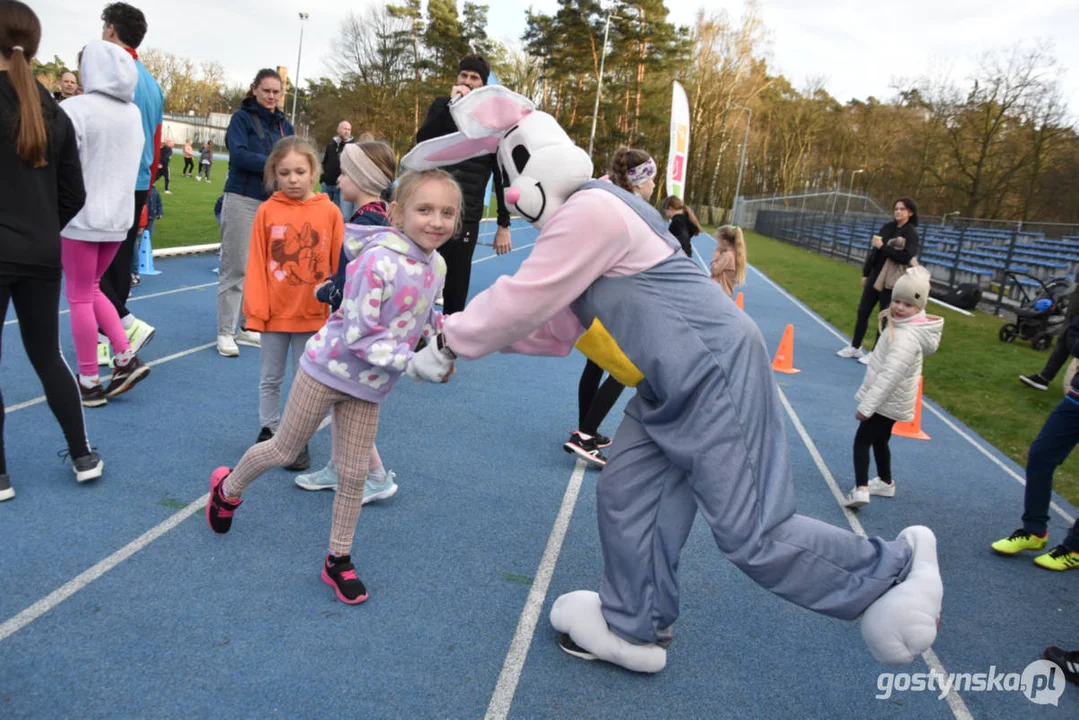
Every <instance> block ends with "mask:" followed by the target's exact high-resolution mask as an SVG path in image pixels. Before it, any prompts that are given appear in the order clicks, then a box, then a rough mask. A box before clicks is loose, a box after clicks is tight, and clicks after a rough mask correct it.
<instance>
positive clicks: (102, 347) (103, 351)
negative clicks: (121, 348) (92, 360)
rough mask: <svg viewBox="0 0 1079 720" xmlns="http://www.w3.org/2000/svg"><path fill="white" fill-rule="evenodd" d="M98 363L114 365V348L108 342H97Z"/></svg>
mask: <svg viewBox="0 0 1079 720" xmlns="http://www.w3.org/2000/svg"><path fill="white" fill-rule="evenodd" d="M97 364H98V365H108V366H109V367H112V348H110V347H109V344H108V343H98V344H97Z"/></svg>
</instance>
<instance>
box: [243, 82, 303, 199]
mask: <svg viewBox="0 0 1079 720" xmlns="http://www.w3.org/2000/svg"><path fill="white" fill-rule="evenodd" d="M256 118H257V119H258V123H259V124H261V127H262V138H261V139H259V132H258V128H257V127H256ZM295 134H296V132H295V130H293V129H292V123H290V122H289V121H288V120H287V119H286V118H285V114H284V113H283V112H281V111H280V110H277V109H276V108H275V109H274V110H273V111H270V110H267V109H266V108H264V107H262V106H261V105H259V104H258V101H256V100H255V99H254V98H244V101H243V102H242V103H240V109H239V110H237V111H236V112H235V113H233V115H232V119H231V120H230V121H229V129H228V133H227V134H226V135H225V147H227V148H228V151H229V176H228V179H227V180H225V192H227V193H236V194H237V195H243V196H244V197H249V198H254V199H255V200H260V201H261V200H266V199H267V198H268V197H270V193H268V192H266V188H265V187H263V184H262V172H263V170H264V169H265V167H266V159H267V158H268V157H269V156H270V152H271V151H272V150H273V146H274V144H275V143H276V142H277V141H278V140H280V139H281V138H283V137H286V136H288V135H295Z"/></svg>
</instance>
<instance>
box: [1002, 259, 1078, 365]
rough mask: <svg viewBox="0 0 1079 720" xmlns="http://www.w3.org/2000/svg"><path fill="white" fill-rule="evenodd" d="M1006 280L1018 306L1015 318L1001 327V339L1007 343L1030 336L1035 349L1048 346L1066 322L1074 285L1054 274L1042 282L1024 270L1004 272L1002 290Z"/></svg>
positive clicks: (1006, 286) (1005, 287)
mask: <svg viewBox="0 0 1079 720" xmlns="http://www.w3.org/2000/svg"><path fill="white" fill-rule="evenodd" d="M1009 283H1011V284H1012V286H1013V287H1014V288H1015V292H1016V295H1018V296H1019V308H1018V309H1017V310H1016V311H1015V322H1013V323H1005V325H1004V326H1003V327H1002V328H1000V341H1001V342H1006V343H1010V342H1015V339H1016V338H1020V339H1022V340H1029V341H1030V345H1031V347H1033V348H1034V349H1035V350H1048V349H1049V346H1050V345H1051V344H1052V343H1053V338H1054V337H1055V336H1056V335H1057V334H1058V333H1059V332H1060V329H1061V327H1062V326H1063V325H1064V322H1065V315H1066V314H1067V312H1068V301H1069V300H1070V299H1071V294H1072V290H1073V287H1074V286H1073V285H1072V281H1071V279H1070V278H1066V277H1054V278H1050V279H1049V280H1046V281H1045V282H1043V281H1041V280H1040V279H1038V278H1036V277H1034V276H1033V275H1028V274H1027V273H1021V272H1010V271H1009V272H1006V273H1004V287H1003V289H1002V290H1001V292H1007V290H1008V287H1009Z"/></svg>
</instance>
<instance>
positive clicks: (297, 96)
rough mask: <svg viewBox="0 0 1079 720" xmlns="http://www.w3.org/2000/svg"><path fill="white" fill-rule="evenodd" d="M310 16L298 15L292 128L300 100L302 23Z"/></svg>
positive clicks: (303, 13)
mask: <svg viewBox="0 0 1079 720" xmlns="http://www.w3.org/2000/svg"><path fill="white" fill-rule="evenodd" d="M309 17H310V15H308V14H307V13H305V12H302V13H300V49H299V51H297V53H296V79H295V80H294V81H293V83H292V85H293V87H294V88H295V90H294V91H293V93H292V126H293V127H296V101H297V100H299V99H300V58H302V57H303V23H304V20H307V18H309Z"/></svg>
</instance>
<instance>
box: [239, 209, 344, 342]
mask: <svg viewBox="0 0 1079 720" xmlns="http://www.w3.org/2000/svg"><path fill="white" fill-rule="evenodd" d="M344 234H345V221H344V220H343V219H342V217H341V211H340V210H339V209H338V208H337V206H336V205H334V203H333V201H332V200H330V198H329V196H328V195H326V194H325V193H318V194H316V195H315V196H314V197H312V198H311V199H310V200H305V201H301V200H293V199H292V198H290V197H288V196H287V195H285V194H284V193H283V192H281V191H277V192H275V193H274V194H273V195H271V196H270V199H269V200H267V201H266V202H264V203H262V204H261V205H259V209H258V211H257V212H256V213H255V223H254V225H252V226H251V251H250V253H249V254H248V256H247V277H246V279H245V280H244V317H246V318H247V323H246V325H245V327H246V328H247V329H248V330H255V331H258V332H315V331H316V330H318V329H319V328H321V327H322V326H323V325H325V324H326V319H327V318H328V317H329V314H330V306H329V305H326V304H324V303H321V302H319V301H318V299H317V298H315V288H316V287H318V286H319V285H321V284H322V283H324V282H325V281H326V280H329V279H330V278H331V277H333V274H334V272H335V271H336V270H337V261H338V258H339V257H340V256H341V242H342V240H343V238H344Z"/></svg>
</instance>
